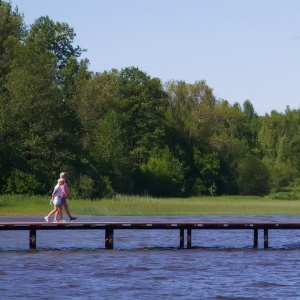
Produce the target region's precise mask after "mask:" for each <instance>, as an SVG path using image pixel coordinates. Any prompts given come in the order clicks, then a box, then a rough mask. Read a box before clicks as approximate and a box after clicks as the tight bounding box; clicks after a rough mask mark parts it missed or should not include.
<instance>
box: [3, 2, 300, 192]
mask: <svg viewBox="0 0 300 300" xmlns="http://www.w3.org/2000/svg"><path fill="white" fill-rule="evenodd" d="M74 37H75V33H74V30H73V29H72V28H70V27H69V25H68V24H66V23H59V22H54V21H52V20H51V19H50V18H49V17H40V18H38V19H37V20H36V21H35V22H34V24H32V25H30V26H26V25H25V24H24V20H23V16H22V15H21V14H20V13H19V12H18V10H17V9H15V10H14V9H13V8H12V6H11V4H10V3H9V2H4V1H1V0H0V137H1V144H0V193H2V194H5V193H11V194H29V195H38V194H46V193H49V191H50V190H51V189H52V186H53V184H54V183H55V180H56V179H57V177H58V174H59V173H60V171H62V170H65V171H67V172H69V175H70V186H71V187H72V191H73V194H75V195H77V196H78V197H85V198H101V197H104V196H106V197H107V196H112V195H114V194H116V193H121V194H140V195H151V196H158V197H161V196H165V197H167V196H172V197H187V196H191V195H195V196H199V195H225V194H227V195H237V194H240V195H265V194H268V193H270V191H276V190H280V189H281V188H283V187H286V186H288V185H290V184H292V183H293V182H295V181H297V179H298V178H299V171H300V158H299V152H300V131H299V130H298V129H299V128H300V110H290V109H289V107H287V109H286V112H285V113H284V114H282V113H278V112H276V111H272V112H271V114H270V115H268V114H266V115H265V116H258V115H257V114H256V112H255V109H254V107H253V105H252V104H251V102H250V101H249V100H245V102H244V103H243V105H242V107H241V106H240V105H239V104H238V103H234V104H233V105H231V104H230V103H229V102H228V101H227V100H224V99H216V98H215V96H214V94H213V89H212V88H211V87H209V86H207V84H206V82H205V81H204V80H201V81H196V82H195V83H192V84H190V83H186V82H184V81H176V80H172V81H170V82H166V83H162V82H161V80H160V79H159V78H151V77H150V76H149V75H147V74H146V73H145V72H143V71H141V70H139V69H138V68H136V67H127V68H124V69H122V70H115V69H112V70H107V71H105V72H103V73H97V72H92V71H90V70H89V62H88V60H87V59H85V60H82V59H80V56H81V53H82V52H83V51H84V50H83V49H81V48H80V47H79V46H73V40H74ZM99 59H100V58H99Z"/></svg>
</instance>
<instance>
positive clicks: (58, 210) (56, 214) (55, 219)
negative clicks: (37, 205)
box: [54, 205, 61, 222]
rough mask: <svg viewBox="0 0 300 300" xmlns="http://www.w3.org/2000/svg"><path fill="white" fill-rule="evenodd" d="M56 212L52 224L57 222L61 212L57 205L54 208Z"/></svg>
mask: <svg viewBox="0 0 300 300" xmlns="http://www.w3.org/2000/svg"><path fill="white" fill-rule="evenodd" d="M56 208H57V210H56V212H55V218H54V222H58V221H59V218H60V211H61V209H60V208H61V207H60V205H57V206H56Z"/></svg>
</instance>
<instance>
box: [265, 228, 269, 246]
mask: <svg viewBox="0 0 300 300" xmlns="http://www.w3.org/2000/svg"><path fill="white" fill-rule="evenodd" d="M264 248H265V249H266V248H269V237H268V229H264Z"/></svg>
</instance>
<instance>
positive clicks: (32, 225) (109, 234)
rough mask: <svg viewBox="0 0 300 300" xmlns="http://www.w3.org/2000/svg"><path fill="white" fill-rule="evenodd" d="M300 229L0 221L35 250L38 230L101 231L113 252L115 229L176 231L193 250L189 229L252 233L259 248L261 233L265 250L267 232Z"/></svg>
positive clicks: (238, 224)
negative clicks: (22, 235)
mask: <svg viewBox="0 0 300 300" xmlns="http://www.w3.org/2000/svg"><path fill="white" fill-rule="evenodd" d="M284 229H285V230H287V229H289V230H291V229H300V223H287V222H279V223H278V222H258V223H257V222H256V223H251V222H199V223H198V222H66V223H45V222H43V223H41V222H15V223H12V222H2V223H0V230H8V231H14V230H23V231H28V232H29V249H36V244H37V231H43V230H103V231H104V232H105V237H104V243H105V248H107V249H113V247H114V231H115V230H178V231H179V248H180V249H183V248H184V247H185V232H186V248H187V249H190V248H192V230H252V231H253V247H254V248H257V247H258V230H263V244H264V248H265V249H266V248H268V247H269V238H268V232H269V230H284ZM0 243H1V240H0Z"/></svg>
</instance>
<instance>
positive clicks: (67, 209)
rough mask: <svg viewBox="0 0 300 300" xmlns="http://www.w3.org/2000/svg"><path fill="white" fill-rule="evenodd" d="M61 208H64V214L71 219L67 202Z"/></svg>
mask: <svg viewBox="0 0 300 300" xmlns="http://www.w3.org/2000/svg"><path fill="white" fill-rule="evenodd" d="M62 206H63V208H64V210H65V213H66V214H67V215H68V217H69V218H70V219H71V218H72V216H71V214H70V212H69V207H68V204H67V202H65V203H64V204H63V205H62Z"/></svg>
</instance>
